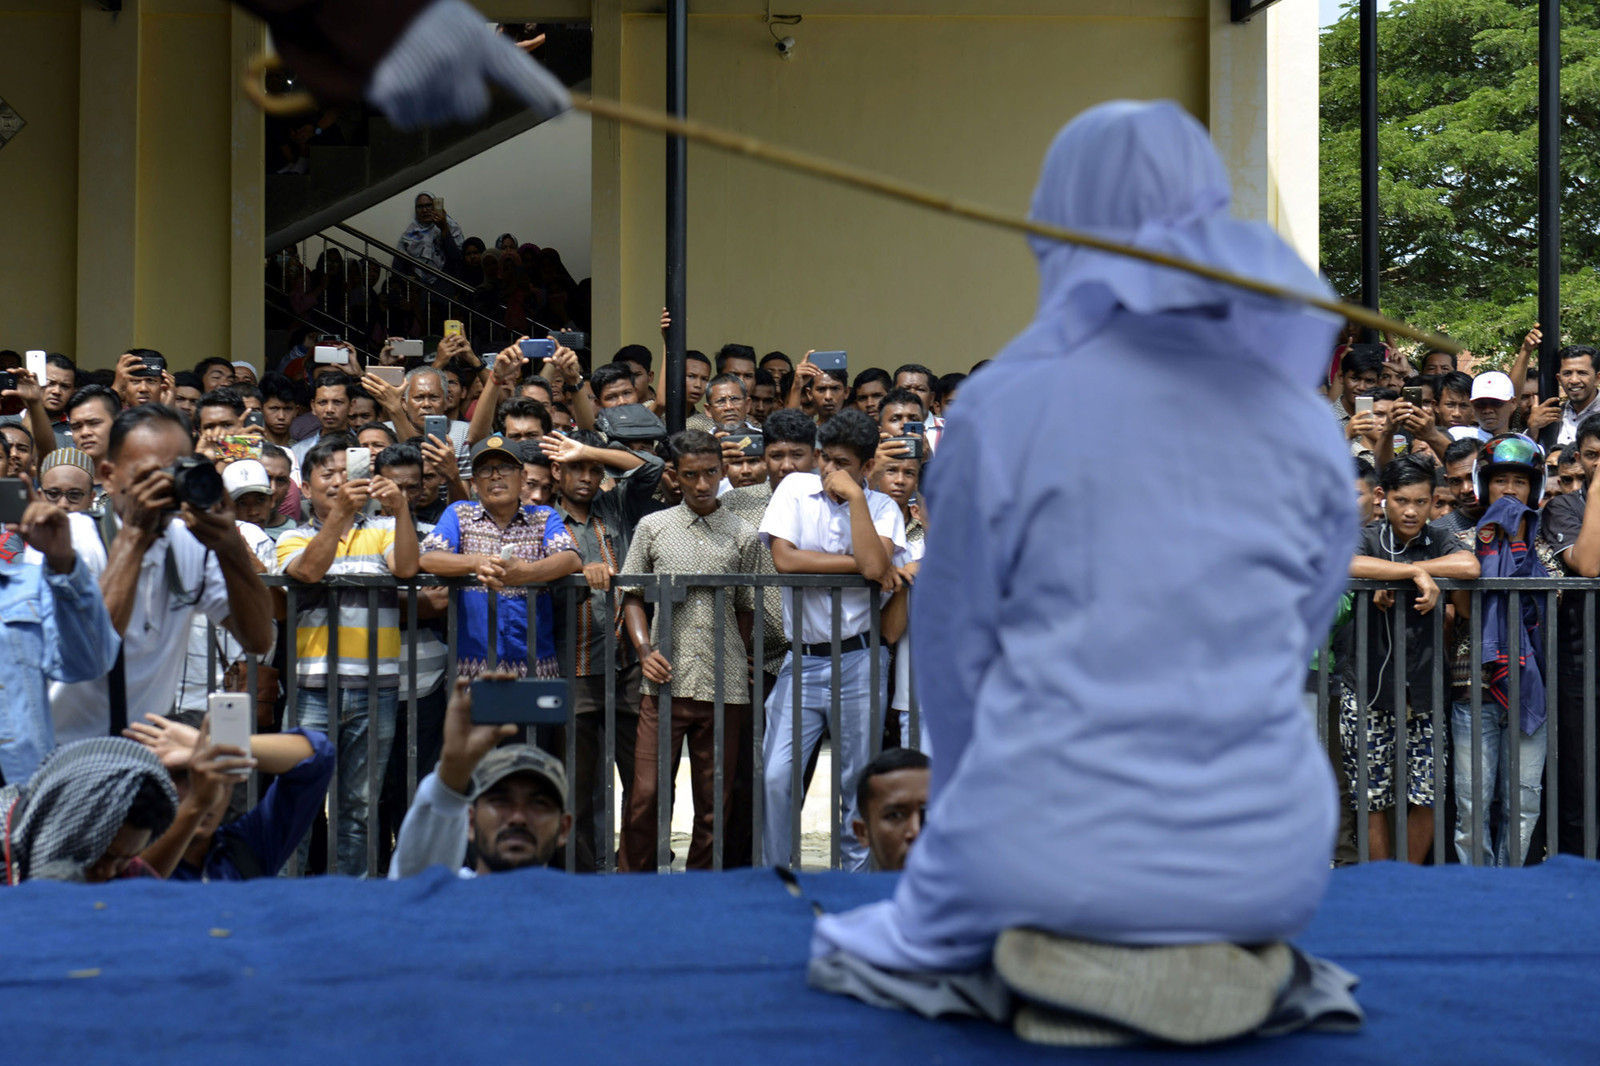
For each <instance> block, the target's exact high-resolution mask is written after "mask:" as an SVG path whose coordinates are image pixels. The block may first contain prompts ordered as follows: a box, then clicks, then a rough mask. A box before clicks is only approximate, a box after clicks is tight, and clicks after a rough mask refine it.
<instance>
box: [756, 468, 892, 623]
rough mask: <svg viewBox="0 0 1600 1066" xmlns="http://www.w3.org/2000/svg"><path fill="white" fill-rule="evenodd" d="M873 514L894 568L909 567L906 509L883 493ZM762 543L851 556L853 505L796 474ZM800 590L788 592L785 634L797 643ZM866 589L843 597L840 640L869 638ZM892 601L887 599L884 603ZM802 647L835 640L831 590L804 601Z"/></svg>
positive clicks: (870, 506) (873, 497)
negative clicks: (796, 600) (796, 598)
mask: <svg viewBox="0 0 1600 1066" xmlns="http://www.w3.org/2000/svg"><path fill="white" fill-rule="evenodd" d="M867 510H868V512H869V513H870V514H871V515H872V525H873V527H874V528H875V529H877V531H878V535H879V536H881V537H886V538H888V540H889V542H890V543H891V544H893V545H894V552H893V554H892V555H891V556H890V562H892V563H893V564H894V565H895V566H903V565H905V562H906V523H905V519H904V518H903V517H901V514H900V508H899V507H897V506H896V505H895V502H894V501H893V500H891V499H890V498H889V497H887V496H885V495H884V494H883V493H881V492H874V491H873V490H871V489H868V490H867ZM758 532H759V533H760V534H761V542H762V543H763V544H765V545H766V546H767V547H768V548H769V549H770V548H771V547H772V538H773V537H781V538H782V539H784V540H786V541H788V542H789V543H790V544H793V545H794V546H795V547H796V548H799V549H800V550H801V551H821V552H829V553H831V554H834V555H849V554H851V550H850V548H851V542H850V505H849V504H845V503H835V502H834V501H833V499H832V498H831V497H830V496H829V495H828V494H827V492H826V491H824V489H823V487H822V478H820V477H818V476H817V475H816V474H801V473H794V474H790V475H789V476H788V477H786V478H784V479H783V480H782V481H781V482H779V483H778V487H777V488H775V489H773V490H772V500H771V502H770V503H768V504H767V510H766V513H765V514H764V515H762V516H761V528H760V530H759V531H758ZM794 591H795V590H794V589H784V590H783V634H784V636H785V637H787V638H788V639H790V640H793V639H794V633H793V632H792V630H793V628H794V622H793V618H794V607H793V604H792V600H791V595H792V593H793V592H794ZM870 595H871V593H870V592H868V591H867V590H866V589H849V590H846V591H845V592H844V593H842V594H841V596H840V605H839V606H840V616H841V617H840V629H839V637H840V639H841V640H847V639H849V638H850V637H853V636H856V635H857V634H858V633H865V632H866V631H867V629H868V628H869V627H870V626H871V624H872V600H871V599H869V598H868V597H869V596H870ZM886 598H887V597H881V598H880V601H879V602H880V603H881V602H882V601H883V599H886ZM800 602H801V606H800V611H801V636H800V642H801V643H802V644H821V643H823V642H825V641H828V640H831V639H832V633H833V594H832V593H831V592H829V591H828V590H826V589H816V590H811V591H806V592H803V593H802V595H801V598H800Z"/></svg>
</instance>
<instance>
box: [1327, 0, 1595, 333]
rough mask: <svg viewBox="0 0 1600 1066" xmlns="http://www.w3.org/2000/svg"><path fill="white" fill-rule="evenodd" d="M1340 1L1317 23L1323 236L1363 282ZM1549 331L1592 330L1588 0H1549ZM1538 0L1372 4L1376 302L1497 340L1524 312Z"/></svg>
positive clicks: (1533, 249)
mask: <svg viewBox="0 0 1600 1066" xmlns="http://www.w3.org/2000/svg"><path fill="white" fill-rule="evenodd" d="M1354 6H1355V5H1354V3H1351V4H1349V5H1347V9H1346V11H1345V14H1344V15H1343V17H1341V18H1340V20H1339V21H1338V22H1336V23H1335V24H1334V25H1332V26H1330V27H1328V28H1327V29H1326V30H1324V31H1323V34H1322V58H1321V66H1322V69H1321V80H1322V136H1321V141H1322V156H1321V179H1322V190H1321V195H1322V250H1323V258H1324V265H1325V267H1326V269H1327V272H1328V275H1329V277H1330V279H1331V280H1332V282H1333V284H1334V286H1335V287H1336V288H1337V289H1338V290H1339V291H1340V292H1341V293H1342V294H1344V295H1346V296H1347V297H1348V298H1351V299H1356V298H1359V294H1360V291H1361V164H1360V159H1361V155H1360V138H1361V132H1360V131H1361V98H1360V83H1359V53H1358V27H1357V20H1356V16H1355V12H1354ZM1561 18H1562V34H1561V44H1562V69H1561V100H1562V110H1563V123H1562V130H1561V177H1562V188H1563V192H1562V203H1561V207H1562V220H1561V236H1562V241H1561V244H1562V253H1561V274H1562V278H1561V304H1562V307H1563V315H1562V322H1561V337H1562V341H1563V343H1568V342H1587V343H1593V342H1595V341H1596V340H1600V276H1597V273H1596V269H1597V267H1600V3H1596V2H1595V0H1582V2H1568V3H1563V4H1562V13H1561ZM1538 47H1539V10H1538V3H1537V0H1395V3H1394V4H1393V6H1392V7H1390V9H1389V10H1388V11H1386V12H1384V13H1382V14H1380V15H1379V16H1378V113H1379V114H1378V117H1379V130H1378V162H1379V170H1380V174H1379V180H1378V206H1379V213H1380V222H1379V239H1380V242H1381V251H1380V256H1379V262H1380V267H1381V274H1380V278H1381V280H1380V283H1379V294H1380V301H1381V304H1382V309H1383V311H1384V312H1385V313H1388V314H1391V315H1396V316H1398V317H1400V318H1404V319H1406V320H1408V321H1411V322H1414V323H1416V324H1418V325H1422V326H1429V327H1435V328H1438V329H1442V330H1444V331H1445V332H1447V333H1449V334H1451V335H1452V336H1455V337H1458V338H1460V339H1462V340H1464V341H1466V342H1467V343H1468V345H1469V346H1470V347H1471V348H1472V349H1473V350H1474V351H1475V352H1477V353H1479V354H1480V355H1489V354H1490V353H1491V352H1494V353H1496V354H1498V355H1501V356H1506V355H1509V353H1510V352H1512V351H1514V350H1515V349H1516V346H1517V344H1518V342H1519V341H1520V339H1521V337H1522V334H1523V333H1524V332H1525V331H1526V330H1527V328H1528V327H1529V325H1531V324H1532V323H1533V322H1534V321H1535V319H1536V317H1537V288H1538V274H1537V271H1538V233H1537V223H1538V174H1539V158H1538V145H1539V129H1538V122H1539V110H1538V102H1539V64H1538V58H1539V56H1538Z"/></svg>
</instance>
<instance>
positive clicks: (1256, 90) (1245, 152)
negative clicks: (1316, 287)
mask: <svg viewBox="0 0 1600 1066" xmlns="http://www.w3.org/2000/svg"><path fill="white" fill-rule="evenodd" d="M1230 8H1231V4H1230V3H1229V0H1211V27H1210V60H1211V70H1210V79H1209V89H1210V99H1209V108H1208V113H1207V116H1206V123H1207V125H1208V126H1209V127H1210V129H1211V136H1212V139H1213V140H1214V141H1215V142H1216V145H1217V151H1218V152H1219V153H1220V154H1221V155H1222V159H1223V162H1224V163H1225V164H1226V165H1227V168H1228V173H1229V176H1230V177H1231V178H1232V179H1233V207H1234V213H1235V214H1237V215H1239V216H1240V217H1241V218H1253V219H1260V220H1262V221H1265V222H1268V223H1270V224H1271V225H1272V226H1273V227H1274V228H1275V229H1276V230H1277V231H1278V232H1279V233H1280V234H1282V235H1283V237H1284V239H1285V240H1287V241H1288V242H1289V243H1290V244H1291V245H1292V246H1293V247H1294V248H1295V250H1296V251H1298V252H1299V253H1300V255H1301V257H1302V258H1303V259H1305V260H1306V262H1307V263H1309V264H1311V265H1312V266H1313V267H1315V266H1317V265H1318V262H1319V254H1320V249H1319V243H1318V223H1317V218H1318V216H1317V205H1318V181H1317V149H1318V136H1317V121H1318V120H1317V114H1318V80H1317V48H1318V41H1317V7H1316V5H1315V4H1311V3H1305V2H1302V0H1281V2H1280V3H1277V4H1274V5H1273V6H1272V7H1269V8H1267V9H1266V10H1265V11H1263V12H1261V13H1260V14H1258V15H1256V16H1255V17H1254V18H1253V19H1251V20H1250V21H1249V22H1245V23H1234V22H1232V21H1230Z"/></svg>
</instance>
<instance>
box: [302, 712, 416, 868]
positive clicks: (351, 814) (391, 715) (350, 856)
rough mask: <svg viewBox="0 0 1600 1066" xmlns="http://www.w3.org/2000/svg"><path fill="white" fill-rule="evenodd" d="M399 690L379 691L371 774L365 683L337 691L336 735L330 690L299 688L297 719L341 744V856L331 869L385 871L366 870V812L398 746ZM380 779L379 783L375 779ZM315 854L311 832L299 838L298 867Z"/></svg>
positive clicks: (339, 769) (339, 747)
mask: <svg viewBox="0 0 1600 1066" xmlns="http://www.w3.org/2000/svg"><path fill="white" fill-rule="evenodd" d="M398 695H399V693H398V690H396V689H392V688H383V689H379V690H378V722H377V734H378V765H377V766H376V767H374V768H373V769H372V773H371V775H370V780H369V775H368V772H367V770H368V768H367V728H368V721H369V719H368V715H367V686H366V685H365V684H363V683H361V682H356V683H355V687H353V688H341V689H340V690H339V730H338V735H337V736H335V735H334V731H333V730H331V729H329V728H328V690H327V689H324V688H301V689H299V690H297V691H296V693H295V699H296V703H295V724H296V725H300V726H305V727H306V728H307V729H317V730H321V731H322V732H324V733H326V734H328V739H329V740H332V741H333V742H334V743H335V745H337V747H338V749H339V768H338V771H337V778H338V791H337V793H336V795H337V796H338V800H339V817H338V825H337V827H335V828H334V830H333V831H334V832H336V833H337V834H338V841H339V844H338V861H337V862H336V863H335V868H334V869H333V870H330V871H329V872H330V873H341V874H348V875H350V876H351V877H361V876H363V875H366V874H371V875H373V876H378V875H381V874H382V872H383V871H381V870H368V869H367V812H368V811H369V810H370V809H371V806H372V804H373V802H374V801H375V800H376V798H377V796H376V792H377V790H378V789H379V788H382V786H383V775H384V771H385V770H386V769H387V767H388V765H389V749H390V748H391V747H392V746H393V745H394V723H395V712H396V709H397V708H398V706H399V700H398ZM374 781H375V782H377V784H376V785H374V784H373V782H374ZM310 853H311V841H310V834H307V835H306V839H305V840H302V841H301V842H300V847H299V848H298V849H297V851H296V854H297V856H298V857H299V867H300V869H302V870H304V869H305V864H306V857H307V856H308V855H309V854H310Z"/></svg>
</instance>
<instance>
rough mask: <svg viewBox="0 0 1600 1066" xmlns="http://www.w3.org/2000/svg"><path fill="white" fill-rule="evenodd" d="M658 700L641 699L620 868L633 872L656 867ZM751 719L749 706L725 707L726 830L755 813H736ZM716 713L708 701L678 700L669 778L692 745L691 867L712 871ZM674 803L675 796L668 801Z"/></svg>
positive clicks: (723, 787) (623, 829) (724, 810)
mask: <svg viewBox="0 0 1600 1066" xmlns="http://www.w3.org/2000/svg"><path fill="white" fill-rule="evenodd" d="M656 699H657V697H655V696H641V697H640V699H639V734H638V737H637V739H636V740H635V741H634V745H633V755H634V762H633V795H632V796H631V797H629V802H628V814H627V817H626V818H625V819H624V820H623V823H622V854H621V856H620V860H621V861H620V863H619V865H620V867H621V869H623V870H627V871H640V870H654V869H655V868H656V786H657V773H658V770H657V767H656V760H657V758H658V753H659V749H660V737H659V732H660V720H661V719H660V710H659V708H658V706H657V704H656ZM749 717H750V706H749V704H733V703H730V704H724V706H723V735H722V742H723V747H722V824H723V828H724V831H726V828H727V826H729V825H731V824H732V823H733V821H734V819H735V818H739V817H743V818H744V819H745V820H746V821H748V820H749V818H750V812H749V811H744V812H738V811H735V810H733V807H732V804H731V802H730V800H731V797H732V795H733V778H734V767H735V763H736V762H737V761H738V755H739V748H740V746H741V744H742V743H743V740H744V733H743V729H742V728H741V724H742V723H743V722H745V721H747V720H749ZM716 736H717V734H716V714H715V709H714V705H713V704H711V703H708V702H706V701H705V700H679V699H675V700H673V701H672V741H671V744H672V747H671V752H670V755H669V757H668V766H669V772H668V777H669V780H670V778H671V777H672V776H675V774H676V771H677V768H678V759H679V758H680V757H681V756H682V754H683V747H684V743H685V741H687V742H688V746H689V787H690V790H691V792H692V793H693V795H694V835H693V837H692V838H691V839H690V842H689V860H688V866H689V868H690V869H694V870H709V869H711V860H712V846H711V844H712V831H713V829H714V828H715V824H714V823H715V816H716V814H715V812H716V808H715V806H714V803H715V801H714V799H713V796H714V795H715V793H716V774H717V767H716ZM667 802H668V803H669V804H670V803H671V798H670V797H669V798H668V801H667Z"/></svg>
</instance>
